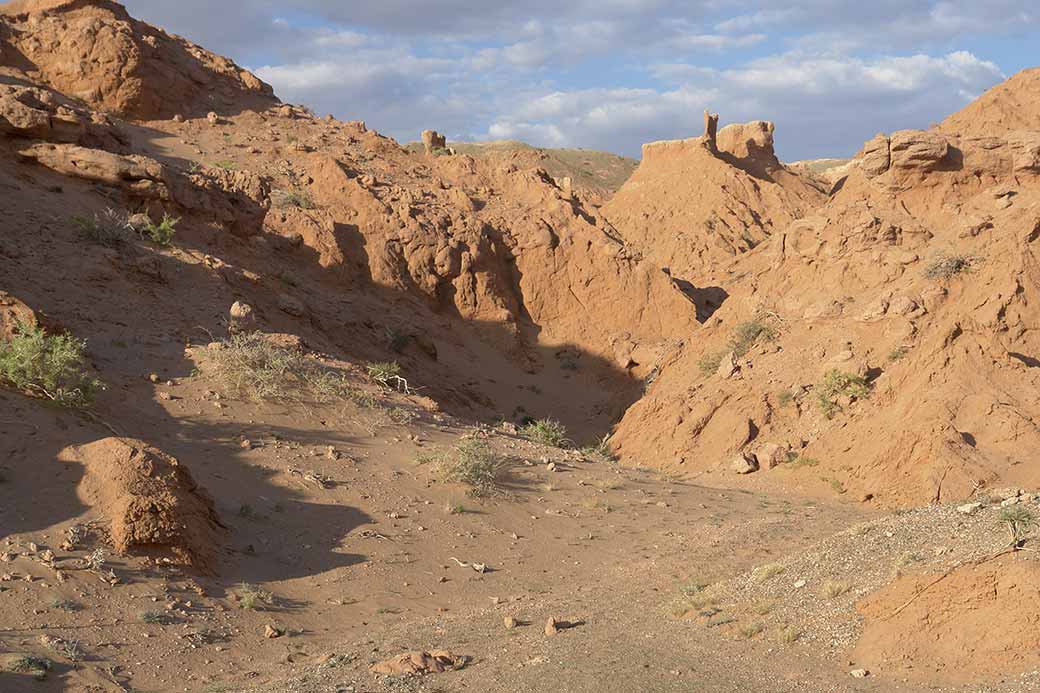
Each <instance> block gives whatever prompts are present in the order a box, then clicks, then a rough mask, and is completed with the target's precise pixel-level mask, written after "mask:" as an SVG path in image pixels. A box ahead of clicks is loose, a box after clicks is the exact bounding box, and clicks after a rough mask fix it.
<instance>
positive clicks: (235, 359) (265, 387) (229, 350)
mask: <svg viewBox="0 0 1040 693" xmlns="http://www.w3.org/2000/svg"><path fill="white" fill-rule="evenodd" d="M210 361H211V363H212V366H213V368H214V370H215V372H216V375H217V377H218V378H219V379H220V380H221V381H223V383H224V384H225V385H226V386H227V387H228V388H230V389H231V390H232V391H234V392H235V394H237V395H239V396H244V397H249V398H251V399H256V400H275V401H277V400H288V401H301V400H305V399H311V400H315V401H318V402H329V401H332V400H334V399H336V398H338V397H344V396H348V394H349V390H350V388H349V386H348V385H347V383H346V380H345V378H344V376H343V374H342V373H340V372H339V371H337V370H335V369H331V368H328V367H326V366H323V365H322V364H321V363H320V362H318V361H317V360H315V359H312V358H309V357H308V356H307V355H306V354H304V353H303V352H301V351H300V350H299V349H293V348H288V347H283V346H278V345H276V344H274V343H273V342H271V341H270V340H269V339H268V338H267V337H266V336H264V335H263V334H260V333H256V332H254V333H238V334H234V335H232V336H231V337H229V338H228V339H226V340H224V341H223V342H221V346H220V348H218V349H214V350H211V352H210Z"/></svg>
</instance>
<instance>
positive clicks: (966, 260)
mask: <svg viewBox="0 0 1040 693" xmlns="http://www.w3.org/2000/svg"><path fill="white" fill-rule="evenodd" d="M976 261H977V260H976V258H974V257H972V256H971V255H938V256H936V257H935V258H934V259H933V260H932V261H931V262H930V263H928V266H927V267H925V270H924V276H926V277H928V278H929V279H949V278H950V277H952V276H954V275H957V274H960V273H961V272H968V271H970V270H971V267H972V265H974V264H975V262H976Z"/></svg>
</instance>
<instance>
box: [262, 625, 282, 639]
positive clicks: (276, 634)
mask: <svg viewBox="0 0 1040 693" xmlns="http://www.w3.org/2000/svg"><path fill="white" fill-rule="evenodd" d="M283 635H285V631H284V630H282V629H281V628H276V627H275V626H272V625H271V624H270V623H268V624H267V625H266V626H264V637H265V638H268V639H269V640H273V639H274V638H280V637H282V636H283Z"/></svg>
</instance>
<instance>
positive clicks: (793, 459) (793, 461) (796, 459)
mask: <svg viewBox="0 0 1040 693" xmlns="http://www.w3.org/2000/svg"><path fill="white" fill-rule="evenodd" d="M784 464H785V466H787V467H790V468H792V469H800V468H801V467H815V466H817V465H818V464H820V461H819V460H817V459H813V458H812V457H806V456H805V455H799V454H797V453H791V456H790V458H789V460H788V461H787V462H785V463H784Z"/></svg>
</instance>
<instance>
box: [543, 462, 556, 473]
mask: <svg viewBox="0 0 1040 693" xmlns="http://www.w3.org/2000/svg"><path fill="white" fill-rule="evenodd" d="M545 469H546V471H550V472H555V471H556V463H555V462H550V463H549V464H547V465H545Z"/></svg>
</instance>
